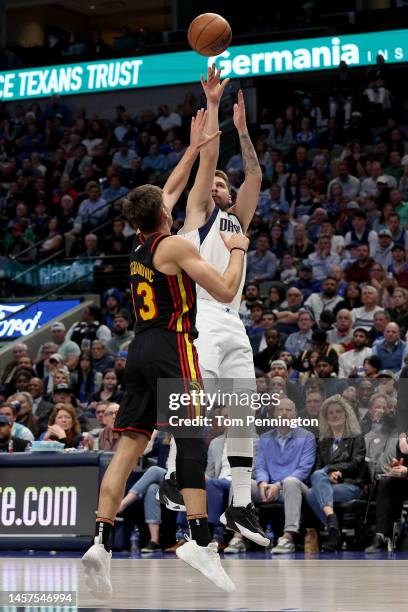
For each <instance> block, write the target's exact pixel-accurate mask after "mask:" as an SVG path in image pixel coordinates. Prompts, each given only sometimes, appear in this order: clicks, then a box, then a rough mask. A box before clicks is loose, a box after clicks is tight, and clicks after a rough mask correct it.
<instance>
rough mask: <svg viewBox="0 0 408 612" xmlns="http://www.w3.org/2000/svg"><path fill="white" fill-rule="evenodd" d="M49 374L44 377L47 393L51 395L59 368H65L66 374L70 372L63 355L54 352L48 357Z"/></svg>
mask: <svg viewBox="0 0 408 612" xmlns="http://www.w3.org/2000/svg"><path fill="white" fill-rule="evenodd" d="M47 369H48V376H46V378H45V379H44V388H45V392H46V395H47V396H49V395H51V394H52V393H53V390H54V386H55V381H54V378H55V375H56V373H57V371H58V370H61V369H65V372H66V374H68V368H67V367H66V366H64V360H63V358H62V355H60V354H59V353H53V354H52V355H50V357H49V359H48V368H47Z"/></svg>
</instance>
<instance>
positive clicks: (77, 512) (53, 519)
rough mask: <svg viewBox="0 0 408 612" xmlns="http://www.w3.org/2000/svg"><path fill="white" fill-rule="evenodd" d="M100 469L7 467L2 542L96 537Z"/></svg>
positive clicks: (0, 514)
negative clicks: (18, 538) (57, 537)
mask: <svg viewBox="0 0 408 612" xmlns="http://www.w3.org/2000/svg"><path fill="white" fill-rule="evenodd" d="M98 474H99V466H98V465H83V466H58V467H56V466H50V467H47V466H42V467H41V468H38V467H34V466H33V467H14V466H9V467H7V469H5V468H4V467H3V468H2V470H1V481H0V538H4V537H20V536H21V537H29V536H32V537H42V538H44V537H52V536H57V535H58V536H69V537H71V536H72V537H74V536H92V534H93V532H94V529H95V511H96V508H97V504H98Z"/></svg>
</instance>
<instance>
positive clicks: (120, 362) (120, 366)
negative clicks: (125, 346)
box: [115, 351, 128, 391]
mask: <svg viewBox="0 0 408 612" xmlns="http://www.w3.org/2000/svg"><path fill="white" fill-rule="evenodd" d="M127 358H128V352H127V351H119V352H118V353H116V355H115V374H116V377H117V379H118V389H120V390H121V391H126V382H125V368H126V361H127Z"/></svg>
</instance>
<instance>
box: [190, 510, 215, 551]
mask: <svg viewBox="0 0 408 612" xmlns="http://www.w3.org/2000/svg"><path fill="white" fill-rule="evenodd" d="M188 524H189V527H190V533H191V537H192V539H193V540H195V541H196V542H197V544H198V545H199V546H207V544H209V543H210V542H211V534H210V530H209V528H208V518H207V517H206V516H197V517H195V516H194V517H188Z"/></svg>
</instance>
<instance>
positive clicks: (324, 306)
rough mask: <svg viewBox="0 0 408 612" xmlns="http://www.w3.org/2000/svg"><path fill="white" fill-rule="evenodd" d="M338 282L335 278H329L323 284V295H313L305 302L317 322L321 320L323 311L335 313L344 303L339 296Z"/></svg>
mask: <svg viewBox="0 0 408 612" xmlns="http://www.w3.org/2000/svg"><path fill="white" fill-rule="evenodd" d="M337 289H338V285H337V280H336V279H335V278H334V276H327V278H326V279H325V280H324V281H323V283H322V291H321V293H312V294H311V295H310V296H309V297H308V298H307V300H306V302H305V307H306V308H308V309H309V310H310V311H311V313H312V315H313V318H314V320H315V321H318V320H319V319H320V315H321V313H322V312H323V310H331V311H333V310H334V309H335V308H336V306H337V304H339V303H340V302H341V301H342V297H341V296H340V295H338V294H337Z"/></svg>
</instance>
